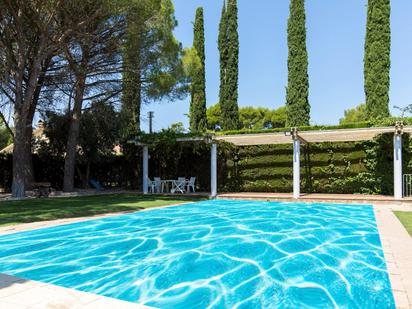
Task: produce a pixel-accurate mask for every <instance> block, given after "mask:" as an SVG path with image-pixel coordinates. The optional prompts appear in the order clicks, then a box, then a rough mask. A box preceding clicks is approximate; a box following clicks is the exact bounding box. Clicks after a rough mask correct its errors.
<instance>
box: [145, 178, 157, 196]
mask: <svg viewBox="0 0 412 309" xmlns="http://www.w3.org/2000/svg"><path fill="white" fill-rule="evenodd" d="M147 187H148V188H149V192H150V193H155V182H154V181H153V180H151V179H150V178H149V177H148V178H147Z"/></svg>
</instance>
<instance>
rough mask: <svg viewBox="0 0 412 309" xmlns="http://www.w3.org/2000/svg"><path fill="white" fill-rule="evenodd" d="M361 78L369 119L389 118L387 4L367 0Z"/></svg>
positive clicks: (388, 28) (389, 35)
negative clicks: (362, 79)
mask: <svg viewBox="0 0 412 309" xmlns="http://www.w3.org/2000/svg"><path fill="white" fill-rule="evenodd" d="M366 27H367V28H366V40H365V59H364V78H365V95H366V110H367V114H368V118H369V119H374V118H382V117H387V116H389V84H390V77H389V74H390V49H391V29H390V0H369V2H368V18H367V26H366Z"/></svg>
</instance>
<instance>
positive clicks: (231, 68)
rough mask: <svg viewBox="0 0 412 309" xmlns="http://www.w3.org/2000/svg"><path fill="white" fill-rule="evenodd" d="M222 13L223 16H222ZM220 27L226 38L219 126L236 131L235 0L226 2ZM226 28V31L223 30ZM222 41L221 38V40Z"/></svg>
mask: <svg viewBox="0 0 412 309" xmlns="http://www.w3.org/2000/svg"><path fill="white" fill-rule="evenodd" d="M223 12H224V14H223ZM223 12H222V15H223V16H224V17H225V19H224V20H223V22H224V24H223V25H222V35H225V37H226V45H227V47H226V50H227V52H226V64H225V67H224V69H225V76H224V88H223V92H224V94H223V100H222V101H221V102H220V104H221V106H220V107H221V111H222V112H221V124H222V129H223V130H236V129H238V128H239V124H240V122H239V107H238V103H237V100H238V78H239V35H238V30H237V28H238V21H237V18H238V17H237V15H238V14H237V12H238V10H237V0H228V3H227V11H226V12H225V11H223ZM221 23H222V22H221ZM225 28H226V29H225ZM222 41H223V38H222ZM219 42H220V40H219Z"/></svg>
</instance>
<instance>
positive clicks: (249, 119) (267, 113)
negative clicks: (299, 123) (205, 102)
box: [207, 104, 286, 130]
mask: <svg viewBox="0 0 412 309" xmlns="http://www.w3.org/2000/svg"><path fill="white" fill-rule="evenodd" d="M239 116H240V126H239V129H249V130H264V129H272V128H284V127H285V126H286V107H280V108H277V109H274V110H271V109H269V108H264V107H253V106H246V107H241V108H239ZM220 119H221V110H220V105H219V104H215V105H212V106H210V107H209V108H208V109H207V120H208V128H209V129H210V130H222V124H221V123H220Z"/></svg>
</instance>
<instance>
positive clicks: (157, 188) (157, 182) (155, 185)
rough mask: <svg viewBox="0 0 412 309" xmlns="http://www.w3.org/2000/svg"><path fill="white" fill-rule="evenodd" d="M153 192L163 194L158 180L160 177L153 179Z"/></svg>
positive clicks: (160, 181) (160, 182)
mask: <svg viewBox="0 0 412 309" xmlns="http://www.w3.org/2000/svg"><path fill="white" fill-rule="evenodd" d="M153 179H154V181H153V182H154V191H155V192H156V193H163V190H162V180H161V179H160V177H154V178H153Z"/></svg>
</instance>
